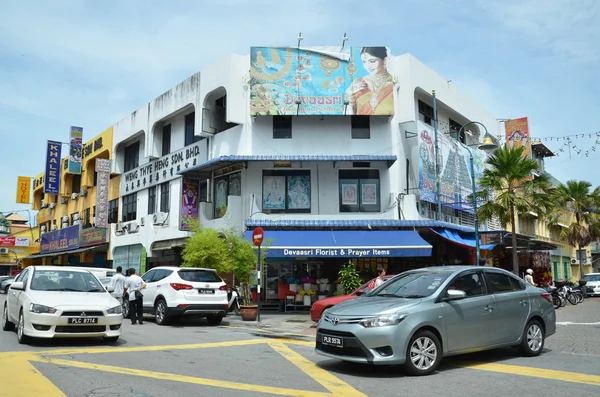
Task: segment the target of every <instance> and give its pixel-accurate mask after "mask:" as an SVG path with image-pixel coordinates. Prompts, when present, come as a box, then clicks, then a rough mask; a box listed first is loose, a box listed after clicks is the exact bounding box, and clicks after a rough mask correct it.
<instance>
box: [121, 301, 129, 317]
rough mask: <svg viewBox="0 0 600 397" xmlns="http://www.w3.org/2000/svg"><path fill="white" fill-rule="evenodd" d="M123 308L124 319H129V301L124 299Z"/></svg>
mask: <svg viewBox="0 0 600 397" xmlns="http://www.w3.org/2000/svg"><path fill="white" fill-rule="evenodd" d="M121 306H122V307H121V310H123V318H129V299H125V298H124V299H123V303H122V304H121Z"/></svg>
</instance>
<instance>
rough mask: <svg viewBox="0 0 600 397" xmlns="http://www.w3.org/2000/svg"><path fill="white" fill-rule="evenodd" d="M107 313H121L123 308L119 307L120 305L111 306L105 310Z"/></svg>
mask: <svg viewBox="0 0 600 397" xmlns="http://www.w3.org/2000/svg"><path fill="white" fill-rule="evenodd" d="M106 313H107V314H123V308H122V307H121V305H119V306H115V307H111V308H110V309H108V310H107V311H106Z"/></svg>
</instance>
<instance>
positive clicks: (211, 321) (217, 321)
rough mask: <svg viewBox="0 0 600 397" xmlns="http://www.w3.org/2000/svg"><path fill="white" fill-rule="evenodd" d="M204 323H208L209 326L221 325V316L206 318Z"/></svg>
mask: <svg viewBox="0 0 600 397" xmlns="http://www.w3.org/2000/svg"><path fill="white" fill-rule="evenodd" d="M206 321H208V323H209V324H210V325H219V324H221V321H223V316H208V317H206Z"/></svg>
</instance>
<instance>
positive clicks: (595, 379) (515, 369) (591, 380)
mask: <svg viewBox="0 0 600 397" xmlns="http://www.w3.org/2000/svg"><path fill="white" fill-rule="evenodd" d="M455 366H458V367H461V368H469V369H477V370H480V371H490V372H498V373H502V374H510V375H521V376H530V377H533V378H541V379H551V380H557V381H561V382H570V383H582V384H585V385H592V386H600V376H598V375H588V374H581V373H577V372H567V371H559V370H555V369H544V368H532V367H521V366H518V365H509V364H485V363H470V364H455Z"/></svg>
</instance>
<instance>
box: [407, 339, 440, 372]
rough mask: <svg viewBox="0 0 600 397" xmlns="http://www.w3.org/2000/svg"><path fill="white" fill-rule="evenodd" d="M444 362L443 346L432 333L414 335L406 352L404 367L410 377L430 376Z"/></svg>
mask: <svg viewBox="0 0 600 397" xmlns="http://www.w3.org/2000/svg"><path fill="white" fill-rule="evenodd" d="M441 360H442V344H441V343H440V340H439V339H438V337H437V336H435V334H434V333H433V332H431V331H425V330H423V331H419V332H417V333H416V334H414V335H413V337H412V338H411V339H410V342H409V344H408V348H407V350H406V363H405V364H404V367H405V368H406V372H407V373H409V374H410V375H416V376H422V375H429V374H431V373H432V372H433V371H435V370H436V369H437V367H438V365H439V364H440V361H441Z"/></svg>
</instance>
